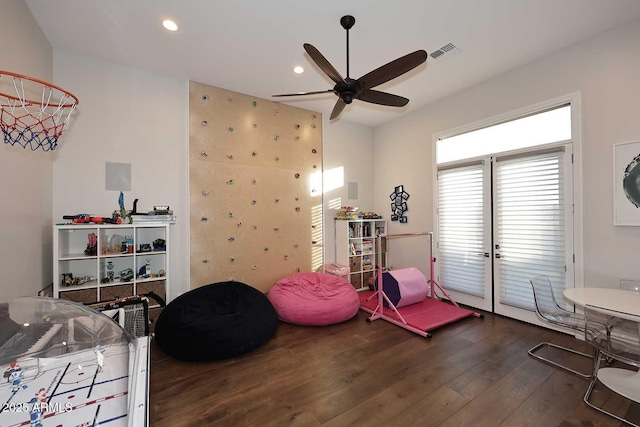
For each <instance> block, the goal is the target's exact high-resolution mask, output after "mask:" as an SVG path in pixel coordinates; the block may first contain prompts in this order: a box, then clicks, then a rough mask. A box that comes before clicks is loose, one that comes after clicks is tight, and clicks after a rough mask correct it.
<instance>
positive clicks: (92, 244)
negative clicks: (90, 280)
mask: <svg viewBox="0 0 640 427" xmlns="http://www.w3.org/2000/svg"><path fill="white" fill-rule="evenodd" d="M87 238H88V239H89V243H87V249H85V250H84V254H85V255H87V256H96V255H98V236H96V233H89V234H88V235H87Z"/></svg>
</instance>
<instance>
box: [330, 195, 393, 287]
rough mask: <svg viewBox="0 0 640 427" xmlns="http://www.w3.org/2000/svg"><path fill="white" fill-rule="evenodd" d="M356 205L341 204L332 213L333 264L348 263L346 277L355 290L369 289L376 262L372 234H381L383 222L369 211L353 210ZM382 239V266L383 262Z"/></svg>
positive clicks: (384, 223) (384, 226) (374, 235)
mask: <svg viewBox="0 0 640 427" xmlns="http://www.w3.org/2000/svg"><path fill="white" fill-rule="evenodd" d="M357 209H358V208H352V207H343V208H342V209H341V210H340V211H339V212H338V215H336V217H335V243H336V260H335V262H336V264H341V265H348V266H349V267H350V270H351V272H350V274H349V281H350V282H351V284H352V285H353V287H354V288H356V290H360V291H361V290H366V289H369V281H370V280H372V278H373V277H374V276H375V270H376V268H377V265H378V254H377V252H376V242H375V240H376V236H377V235H378V234H385V231H386V227H387V222H386V220H384V219H382V217H380V216H379V215H376V214H375V213H373V212H367V213H365V214H363V213H360V214H358V213H357ZM386 250H387V249H386V242H384V239H383V246H382V254H381V255H382V257H381V258H382V266H383V268H384V267H385V266H386V262H387V256H386Z"/></svg>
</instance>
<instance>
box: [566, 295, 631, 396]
mask: <svg viewBox="0 0 640 427" xmlns="http://www.w3.org/2000/svg"><path fill="white" fill-rule="evenodd" d="M563 295H564V297H565V298H566V299H567V300H569V301H572V302H574V303H575V304H577V305H580V306H583V307H584V306H587V305H588V306H589V308H593V309H594V310H598V311H601V312H602V313H605V314H608V315H610V316H616V317H620V318H622V319H627V320H632V321H634V322H638V332H639V334H640V292H636V291H627V290H622V289H614V288H569V289H565V290H564V292H563ZM598 379H599V380H600V382H601V383H602V384H604V385H605V386H607V388H609V389H611V390H613V391H614V392H616V393H618V394H620V395H622V396H624V397H626V398H627V399H631V400H633V401H634V402H638V403H640V371H638V372H636V371H632V370H629V369H620V368H601V369H599V370H598Z"/></svg>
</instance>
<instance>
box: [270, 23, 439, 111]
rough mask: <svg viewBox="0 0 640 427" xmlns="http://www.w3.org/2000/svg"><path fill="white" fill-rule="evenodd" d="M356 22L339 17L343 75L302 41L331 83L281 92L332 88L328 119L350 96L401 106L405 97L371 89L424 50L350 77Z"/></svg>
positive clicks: (417, 60)
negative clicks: (343, 34)
mask: <svg viewBox="0 0 640 427" xmlns="http://www.w3.org/2000/svg"><path fill="white" fill-rule="evenodd" d="M355 23H356V19H355V18H354V17H353V16H351V15H345V16H343V17H342V18H340V25H342V28H344V29H345V30H346V32H347V77H345V78H343V77H342V75H340V73H339V72H338V71H337V70H336V69H335V68H334V67H333V65H331V63H330V62H329V61H327V59H326V58H325V57H324V56H323V55H322V54H321V53H320V51H319V50H318V49H316V48H315V47H314V46H313V45H311V44H309V43H305V44H304V45H303V47H304V50H305V51H306V52H307V53H308V54H309V56H310V57H311V59H313V61H314V62H315V63H316V65H317V66H318V67H320V69H321V70H322V71H323V72H324V73H325V74H326V75H327V76H328V77H329V78H330V79H331V80H333V82H334V83H335V86H334V87H333V89H327V90H322V91H314V92H298V93H289V94H283V95H273V96H274V97H281V96H301V95H317V94H324V93H329V92H333V93H335V94H336V95H337V96H338V101H337V102H336V104H335V106H334V107H333V111H331V117H330V120H333V119H335V118H337V117H338V116H339V115H340V113H342V110H344V107H345V106H346V105H347V104H351V103H352V102H353V100H354V99H359V100H360V101H364V102H369V103H372V104H378V105H386V106H390V107H404V106H405V105H407V104H408V103H409V100H408V99H407V98H405V97H402V96H398V95H394V94H391V93H386V92H380V91H377V90H373V88H374V87H376V86H378V85H381V84H383V83H386V82H388V81H389V80H392V79H395V78H396V77H399V76H401V75H402V74H404V73H406V72H408V71H411V70H413V69H414V68H416V67H417V66H418V65H420V64H422V63H423V62H425V61H426V60H427V52H426V51H424V50H417V51H415V52H412V53H410V54H408V55H405V56H402V57H400V58H398V59H395V60H393V61H391V62H389V63H387V64H385V65H383V66H381V67H378V68H376V69H375V70H373V71H371V72H370V73H367V74H365V75H364V76H362V77H360V78H359V79H357V80H356V79H352V78H351V77H350V76H349V30H350V29H351V28H352V27H353V25H354V24H355Z"/></svg>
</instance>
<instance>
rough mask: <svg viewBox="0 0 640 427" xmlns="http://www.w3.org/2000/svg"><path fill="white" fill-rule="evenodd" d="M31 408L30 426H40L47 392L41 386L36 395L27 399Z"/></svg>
mask: <svg viewBox="0 0 640 427" xmlns="http://www.w3.org/2000/svg"><path fill="white" fill-rule="evenodd" d="M29 404H31V405H32V406H31V409H30V410H29V421H30V423H31V424H30V426H31V427H42V409H43V407H46V404H47V394H46V392H45V389H44V388H41V389H40V390H38V392H37V393H36V397H33V398H31V400H30V401H29Z"/></svg>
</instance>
